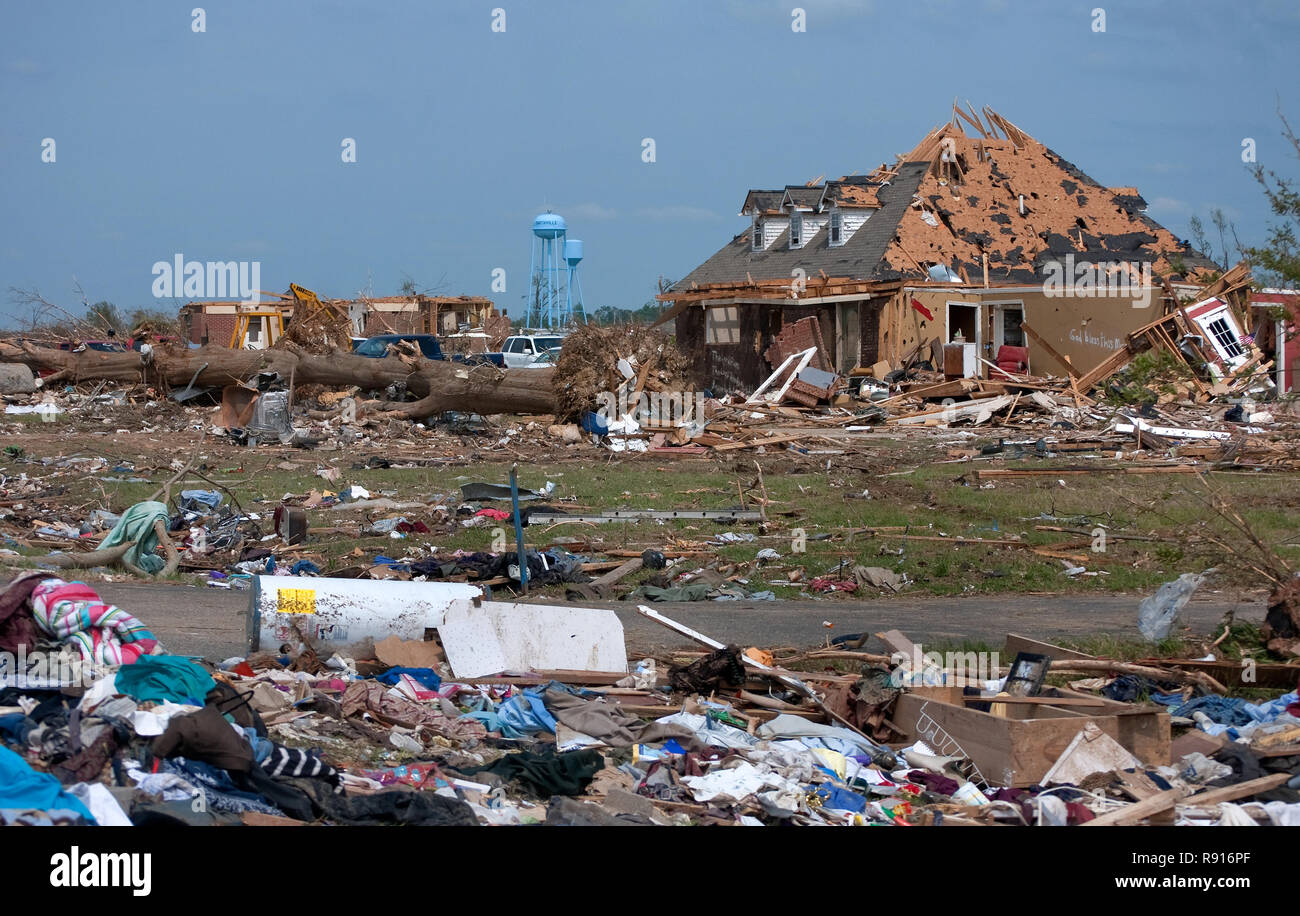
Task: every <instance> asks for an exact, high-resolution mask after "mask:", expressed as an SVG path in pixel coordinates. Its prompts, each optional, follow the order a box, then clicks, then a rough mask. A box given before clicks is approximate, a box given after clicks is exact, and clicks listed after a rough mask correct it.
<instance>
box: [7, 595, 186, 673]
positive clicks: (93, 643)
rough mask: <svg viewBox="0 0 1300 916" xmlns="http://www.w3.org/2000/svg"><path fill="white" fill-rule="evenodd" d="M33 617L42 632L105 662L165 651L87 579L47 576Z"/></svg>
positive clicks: (126, 660) (122, 661)
mask: <svg viewBox="0 0 1300 916" xmlns="http://www.w3.org/2000/svg"><path fill="white" fill-rule="evenodd" d="M32 616H33V617H35V618H36V624H37V626H39V627H40V628H41V630H42V631H44V632H45V633H47V634H49V635H50V636H53V637H54V638H55V639H57V640H59V641H60V642H62V643H65V644H67V643H70V644H72V645H74V646H76V647H77V651H78V652H80V653H81V657H82V658H83V659H86V660H87V661H91V662H95V663H96V664H101V665H129V664H131V663H132V662H134V661H135V660H136V659H138V658H139V657H140V656H142V655H156V654H158V653H159V652H160V651H161V647H160V646H159V645H158V640H157V639H156V638H155V637H154V635H153V633H151V632H149V630H148V629H146V628H145V625H144V624H142V623H141V622H140V621H139V620H138V619H136V618H135V617H133V616H131V615H130V614H128V613H127V612H126V611H124V610H122V609H121V608H120V607H117V606H115V605H112V604H107V603H105V602H104V601H103V600H102V599H101V598H100V597H99V594H98V593H97V592H96V591H95V590H94V589H93V588H91V587H90V586H89V585H87V584H86V583H84V582H65V581H63V580H62V579H55V578H51V579H46V580H45V581H44V582H42V583H41V584H40V585H38V586H36V588H35V589H34V590H33V591H32Z"/></svg>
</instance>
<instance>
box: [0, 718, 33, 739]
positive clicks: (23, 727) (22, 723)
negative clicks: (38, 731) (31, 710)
mask: <svg viewBox="0 0 1300 916" xmlns="http://www.w3.org/2000/svg"><path fill="white" fill-rule="evenodd" d="M35 727H36V723H35V722H33V721H32V720H31V719H29V718H27V717H26V716H25V715H23V714H22V713H20V712H19V713H14V714H13V715H9V716H0V740H3V741H5V743H7V744H17V745H18V746H20V747H25V746H26V745H27V736H28V734H30V733H31V730H32V729H33V728H35Z"/></svg>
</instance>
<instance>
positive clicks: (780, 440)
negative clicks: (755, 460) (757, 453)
mask: <svg viewBox="0 0 1300 916" xmlns="http://www.w3.org/2000/svg"><path fill="white" fill-rule="evenodd" d="M819 435H820V433H819V431H818V430H814V429H810V430H808V432H806V433H794V434H792V435H787V436H760V437H758V438H755V439H750V440H748V441H745V442H728V443H727V444H725V445H715V446H713V450H714V451H715V452H729V451H732V450H733V449H738V448H756V447H758V446H760V445H782V444H784V443H786V442H798V441H799V440H800V439H816V438H817V437H818V436H819Z"/></svg>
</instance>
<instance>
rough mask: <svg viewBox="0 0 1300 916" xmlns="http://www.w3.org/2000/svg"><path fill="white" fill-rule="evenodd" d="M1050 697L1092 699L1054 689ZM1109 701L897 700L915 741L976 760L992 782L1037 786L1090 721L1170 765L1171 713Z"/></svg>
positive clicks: (924, 696)
mask: <svg viewBox="0 0 1300 916" xmlns="http://www.w3.org/2000/svg"><path fill="white" fill-rule="evenodd" d="M1045 693H1047V694H1048V695H1051V696H1060V697H1076V698H1077V697H1083V696H1089V695H1087V694H1081V693H1078V692H1076V691H1072V690H1067V689H1063V688H1059V689H1058V688H1048V690H1047V691H1045ZM1102 702H1103V703H1104V704H1105V705H1104V706H1102V707H1098V708H1097V709H1096V711H1093V709H1092V707H1087V708H1081V707H1077V706H1076V707H1064V706H1039V705H1033V706H1029V705H1024V706H1018V705H1009V706H1008V711H1007V715H1006V716H1005V717H1004V716H995V715H993V714H991V713H987V712H981V711H980V710H978V709H972V708H969V707H967V706H965V705H964V704H963V703H962V689H961V688H960V687H918V688H916V689H914V690H911V691H909V692H907V693H905V694H903V695H902V696H900V697H899V698H898V705H897V707H896V708H895V711H894V716H893V717H892V721H893V722H894V723H895V724H897V725H898V727H899V728H901V729H902V730H903V731H904V732H905V733H906V734H907V735H908V736H909V737H908V741H909V743H910V742H911V741H917V740H920V741H924V742H925V743H926V744H928V745H929V746H930V747H931V748H933V749H934V750H935V752H936V753H938V754H941V755H945V756H965V757H969V758H970V759H971V760H972V761H973V762H974V763H975V766H976V767H978V768H979V771H980V773H981V774H982V775H983V776H984V779H985V780H987V782H988V784H989V785H991V786H1016V787H1023V786H1032V785H1036V784H1037V783H1038V781H1039V780H1040V779H1042V778H1043V776H1044V775H1045V774H1046V773H1047V771H1048V770H1049V769H1051V766H1052V764H1053V763H1055V762H1056V760H1057V758H1058V757H1060V756H1061V754H1062V753H1063V752H1064V751H1065V749H1066V747H1068V746H1069V744H1070V742H1071V741H1073V740H1074V736H1075V735H1077V734H1078V733H1079V732H1080V731H1082V730H1083V727H1084V725H1085V724H1086V723H1088V722H1089V721H1091V722H1095V723H1096V724H1097V727H1098V728H1100V729H1101V730H1102V731H1103V732H1105V733H1106V734H1108V735H1110V736H1111V737H1112V738H1114V739H1115V740H1116V741H1118V742H1119V743H1120V744H1121V745H1123V746H1124V747H1125V748H1127V749H1128V750H1129V751H1130V752H1131V753H1132V754H1133V755H1134V756H1135V757H1137V758H1138V759H1139V760H1141V761H1142V762H1143V763H1145V764H1148V765H1150V766H1164V765H1166V764H1168V763H1169V744H1170V727H1169V713H1168V711H1167V710H1165V709H1162V708H1159V707H1152V706H1134V705H1132V704H1128V703H1115V702H1112V701H1110V700H1103V701H1102Z"/></svg>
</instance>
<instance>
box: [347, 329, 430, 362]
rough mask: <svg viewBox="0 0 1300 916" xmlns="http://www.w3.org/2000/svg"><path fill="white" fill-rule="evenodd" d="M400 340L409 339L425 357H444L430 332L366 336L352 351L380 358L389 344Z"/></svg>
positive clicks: (386, 353)
mask: <svg viewBox="0 0 1300 916" xmlns="http://www.w3.org/2000/svg"><path fill="white" fill-rule="evenodd" d="M401 340H405V341H409V342H410V343H413V344H415V345H416V346H418V347H419V348H420V353H422V354H423V355H424V357H425V359H443V358H444V357H443V355H442V347H441V346H440V345H439V343H438V338H437V337H434V336H433V335H432V334H380V335H378V336H377V337H368V338H366V339H365V340H363V341H361V343H359V344H357V345H356V348H355V349H354V350H353V351H352V352H353V353H355V354H356V355H357V356H368V357H370V358H371V359H381V358H383V357H384V356H387V355H388V345H389V344H395V343H397V342H398V341H401Z"/></svg>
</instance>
